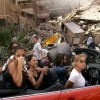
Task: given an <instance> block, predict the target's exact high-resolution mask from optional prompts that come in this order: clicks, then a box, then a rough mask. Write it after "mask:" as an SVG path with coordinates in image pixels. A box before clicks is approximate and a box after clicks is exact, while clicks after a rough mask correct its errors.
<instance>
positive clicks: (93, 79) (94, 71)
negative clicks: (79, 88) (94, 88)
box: [87, 67, 100, 85]
mask: <svg viewBox="0 0 100 100" xmlns="http://www.w3.org/2000/svg"><path fill="white" fill-rule="evenodd" d="M87 75H88V81H89V85H97V84H99V83H100V70H99V69H98V68H95V67H93V68H89V69H88V71H87Z"/></svg>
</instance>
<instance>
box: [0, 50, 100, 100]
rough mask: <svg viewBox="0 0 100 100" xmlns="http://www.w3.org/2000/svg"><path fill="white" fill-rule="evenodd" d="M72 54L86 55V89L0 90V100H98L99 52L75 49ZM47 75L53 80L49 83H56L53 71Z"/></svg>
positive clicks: (99, 99) (99, 94)
mask: <svg viewBox="0 0 100 100" xmlns="http://www.w3.org/2000/svg"><path fill="white" fill-rule="evenodd" d="M74 52H75V53H83V52H84V53H86V54H87V55H88V56H87V57H88V58H87V60H88V61H87V64H88V66H87V68H86V69H85V70H84V72H83V75H84V77H85V78H86V80H87V83H88V84H87V86H86V87H82V88H74V89H65V88H64V87H63V86H61V85H59V84H58V83H56V85H53V86H51V87H50V88H48V89H45V90H13V89H8V90H6V89H0V97H1V99H0V100H100V85H99V84H100V52H98V51H96V50H91V49H86V48H77V49H75V50H74ZM49 74H50V75H51V76H50V77H51V78H53V79H52V80H51V81H54V80H55V81H57V78H55V77H56V76H55V75H56V74H55V72H54V70H53V69H50V73H49ZM0 85H1V84H0Z"/></svg>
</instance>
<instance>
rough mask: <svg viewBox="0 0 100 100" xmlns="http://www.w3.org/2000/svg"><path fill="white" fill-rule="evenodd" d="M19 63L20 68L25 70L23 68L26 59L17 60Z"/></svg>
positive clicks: (19, 58)
mask: <svg viewBox="0 0 100 100" xmlns="http://www.w3.org/2000/svg"><path fill="white" fill-rule="evenodd" d="M17 61H18V65H19V66H20V67H22V68H23V66H24V61H25V60H24V57H18V58H17Z"/></svg>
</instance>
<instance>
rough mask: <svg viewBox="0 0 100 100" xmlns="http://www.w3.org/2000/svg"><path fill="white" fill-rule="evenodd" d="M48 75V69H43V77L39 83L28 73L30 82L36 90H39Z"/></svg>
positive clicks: (41, 76)
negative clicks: (46, 74) (45, 75)
mask: <svg viewBox="0 0 100 100" xmlns="http://www.w3.org/2000/svg"><path fill="white" fill-rule="evenodd" d="M45 73H46V68H43V69H42V72H41V75H40V77H39V79H38V81H37V82H36V81H35V79H34V77H33V76H32V75H31V74H30V73H29V72H28V76H29V81H30V82H31V83H32V85H33V86H34V88H36V89H39V87H40V85H41V83H42V81H43V78H44V74H45Z"/></svg>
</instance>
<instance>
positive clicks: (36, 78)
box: [28, 70, 49, 90]
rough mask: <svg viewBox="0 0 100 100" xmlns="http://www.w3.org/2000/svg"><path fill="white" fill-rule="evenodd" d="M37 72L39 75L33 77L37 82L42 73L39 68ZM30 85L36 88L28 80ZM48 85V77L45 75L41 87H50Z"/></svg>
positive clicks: (31, 87)
mask: <svg viewBox="0 0 100 100" xmlns="http://www.w3.org/2000/svg"><path fill="white" fill-rule="evenodd" d="M36 72H37V77H34V76H33V78H34V79H35V81H36V82H37V81H38V79H39V77H40V75H41V73H39V72H38V71H37V70H36ZM28 86H29V88H30V89H35V88H34V86H33V85H32V84H31V82H28ZM48 87H49V82H48V78H47V76H46V75H44V78H43V80H42V83H41V85H40V87H39V89H40V90H41V89H45V88H48Z"/></svg>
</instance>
